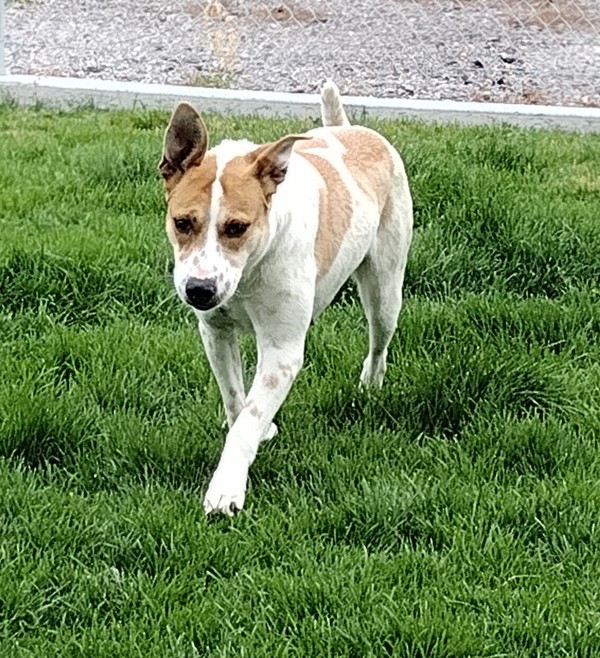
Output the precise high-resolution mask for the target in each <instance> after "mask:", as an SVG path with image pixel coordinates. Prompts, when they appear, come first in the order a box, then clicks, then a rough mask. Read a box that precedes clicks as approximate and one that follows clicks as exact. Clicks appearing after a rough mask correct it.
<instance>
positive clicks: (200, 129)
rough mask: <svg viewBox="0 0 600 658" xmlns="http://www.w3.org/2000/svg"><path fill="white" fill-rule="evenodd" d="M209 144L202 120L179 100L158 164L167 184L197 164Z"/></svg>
mask: <svg viewBox="0 0 600 658" xmlns="http://www.w3.org/2000/svg"><path fill="white" fill-rule="evenodd" d="M207 148H208V132H207V130H206V126H205V125H204V121H202V118H201V117H200V115H199V114H198V112H196V110H195V109H194V108H193V107H192V106H191V105H190V104H189V103H180V104H179V105H178V106H177V107H176V108H175V110H174V111H173V114H172V115H171V120H170V121H169V125H168V127H167V130H166V132H165V141H164V147H163V157H162V160H161V161H160V164H159V165H158V168H159V170H160V173H161V174H162V177H163V178H164V179H165V184H166V185H167V187H168V188H169V187H172V186H173V185H174V184H175V183H177V181H178V180H179V179H180V178H181V176H182V175H183V174H184V172H185V171H187V170H188V169H189V168H190V167H192V166H194V165H199V164H200V163H201V162H202V159H203V158H204V155H205V153H206V149H207Z"/></svg>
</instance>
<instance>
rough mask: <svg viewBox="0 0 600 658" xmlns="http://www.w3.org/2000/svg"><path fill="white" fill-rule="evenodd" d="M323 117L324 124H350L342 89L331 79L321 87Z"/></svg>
mask: <svg viewBox="0 0 600 658" xmlns="http://www.w3.org/2000/svg"><path fill="white" fill-rule="evenodd" d="M321 118H322V120H323V125H324V126H349V125H350V121H348V117H347V116H346V112H345V111H344V106H343V105H342V99H341V97H340V90H339V89H338V88H337V86H336V85H335V83H334V82H332V81H331V80H328V81H327V82H326V83H325V84H324V85H323V88H322V89H321Z"/></svg>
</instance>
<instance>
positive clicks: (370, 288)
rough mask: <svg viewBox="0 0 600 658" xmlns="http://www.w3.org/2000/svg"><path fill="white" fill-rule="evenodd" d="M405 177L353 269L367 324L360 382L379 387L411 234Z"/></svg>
mask: <svg viewBox="0 0 600 658" xmlns="http://www.w3.org/2000/svg"><path fill="white" fill-rule="evenodd" d="M404 181H405V179H403V178H400V179H399V180H398V181H397V183H398V186H399V187H400V189H399V190H396V191H395V192H397V193H394V191H393V192H392V194H391V195H390V197H389V199H388V201H387V203H386V205H385V208H384V210H383V213H382V216H381V223H380V226H379V229H378V231H377V234H376V236H375V239H374V241H373V245H372V246H371V249H370V250H369V252H368V253H367V256H366V257H365V259H364V261H363V262H362V263H361V265H360V266H359V268H358V269H357V270H356V272H355V279H356V282H357V284H358V292H359V295H360V299H361V302H362V304H363V307H364V309H365V314H366V316H367V320H368V323H369V352H368V354H367V358H366V359H365V361H364V364H363V369H362V374H361V376H360V382H361V384H362V385H363V386H370V387H376V388H380V387H381V385H382V384H383V378H384V375H385V371H386V367H387V351H388V346H389V344H390V341H391V340H392V336H393V335H394V331H395V330H396V325H397V323H398V315H399V314H400V309H401V307H402V285H403V282H404V271H405V269H406V260H407V256H408V248H409V246H410V241H411V236H412V203H411V199H410V193H409V192H408V187H407V186H405V185H404V184H403V183H404Z"/></svg>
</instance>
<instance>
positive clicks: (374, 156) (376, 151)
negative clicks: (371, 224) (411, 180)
mask: <svg viewBox="0 0 600 658" xmlns="http://www.w3.org/2000/svg"><path fill="white" fill-rule="evenodd" d="M335 136H336V137H337V139H339V140H340V142H341V143H342V144H343V146H344V147H345V148H346V152H345V153H344V162H345V164H346V166H347V167H348V169H349V170H350V173H351V174H352V177H353V178H354V180H355V181H356V182H357V183H358V185H359V186H360V188H361V189H362V191H363V192H365V194H367V195H368V196H369V197H371V198H372V199H374V200H375V201H377V203H378V205H379V208H380V209H381V210H383V206H384V205H385V202H386V200H387V197H388V194H389V191H390V182H391V178H392V171H393V163H392V157H391V154H390V151H389V149H388V146H387V144H386V143H385V142H384V141H383V138H381V137H380V136H379V135H378V134H377V133H374V132H371V131H370V130H366V129H363V128H360V127H358V126H355V127H351V128H341V129H339V130H336V131H335Z"/></svg>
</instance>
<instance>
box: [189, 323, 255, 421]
mask: <svg viewBox="0 0 600 658" xmlns="http://www.w3.org/2000/svg"><path fill="white" fill-rule="evenodd" d="M198 328H199V329H200V336H201V337H202V343H203V344H204V351H205V352H206V356H207V357H208V362H209V363H210V367H211V369H212V371H213V374H214V376H215V379H216V380H217V386H218V387H219V391H220V392H221V397H222V398H223V405H224V407H225V415H226V417H227V426H228V427H232V426H233V424H234V422H235V419H236V418H237V417H238V416H239V414H240V411H241V410H242V409H243V408H244V401H245V398H246V395H245V392H244V379H243V374H242V361H241V358H240V348H239V346H238V343H237V339H236V335H235V330H234V328H233V326H232V325H230V324H216V323H211V322H208V321H206V320H203V319H200V320H199V321H198Z"/></svg>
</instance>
